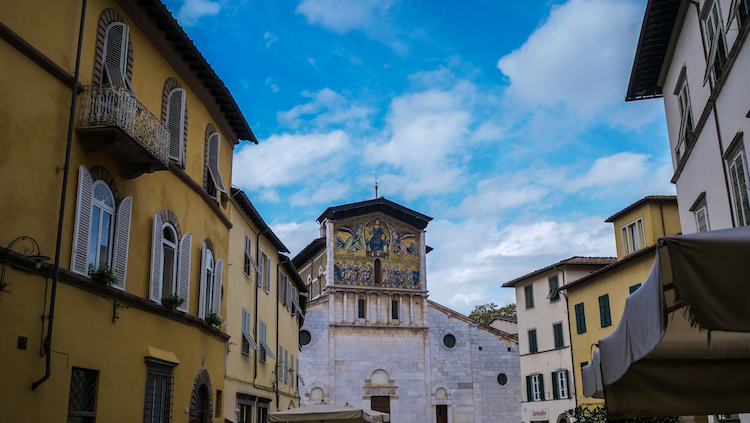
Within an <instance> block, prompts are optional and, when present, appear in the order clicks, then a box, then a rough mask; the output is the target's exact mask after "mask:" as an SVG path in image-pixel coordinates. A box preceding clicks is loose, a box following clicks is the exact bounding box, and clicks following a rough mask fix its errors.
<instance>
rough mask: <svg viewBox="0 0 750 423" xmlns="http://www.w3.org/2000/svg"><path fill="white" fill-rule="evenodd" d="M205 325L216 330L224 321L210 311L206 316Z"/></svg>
mask: <svg viewBox="0 0 750 423" xmlns="http://www.w3.org/2000/svg"><path fill="white" fill-rule="evenodd" d="M206 323H208V324H209V325H211V326H213V327H215V328H217V329H218V328H220V327H221V325H222V324H223V323H224V319H222V318H221V316H219V315H218V314H217V313H214V312H213V311H212V312H209V313H208V314H207V315H206Z"/></svg>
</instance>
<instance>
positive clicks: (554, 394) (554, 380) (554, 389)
mask: <svg viewBox="0 0 750 423" xmlns="http://www.w3.org/2000/svg"><path fill="white" fill-rule="evenodd" d="M552 399H560V392H559V389H558V387H557V372H552Z"/></svg>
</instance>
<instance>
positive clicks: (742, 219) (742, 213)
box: [728, 148, 750, 226]
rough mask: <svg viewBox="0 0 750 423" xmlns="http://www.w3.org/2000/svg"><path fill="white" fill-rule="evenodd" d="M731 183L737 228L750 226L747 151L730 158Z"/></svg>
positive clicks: (741, 151) (740, 150)
mask: <svg viewBox="0 0 750 423" xmlns="http://www.w3.org/2000/svg"><path fill="white" fill-rule="evenodd" d="M728 162H729V163H728V165H729V166H728V167H729V169H728V170H729V181H730V183H731V186H732V208H733V211H734V218H735V219H734V220H735V224H736V226H746V225H749V224H750V199H749V198H748V197H749V196H748V176H747V160H746V159H745V151H744V150H743V149H741V148H740V149H738V150H737V151H736V152H735V153H734V154H732V155H731V156H729V160H728Z"/></svg>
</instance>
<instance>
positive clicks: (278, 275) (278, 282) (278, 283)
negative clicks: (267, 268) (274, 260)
mask: <svg viewBox="0 0 750 423" xmlns="http://www.w3.org/2000/svg"><path fill="white" fill-rule="evenodd" d="M285 277H286V276H282V275H281V267H280V266H279V267H277V268H276V296H277V297H278V299H279V301H281V284H282V283H284V278H285Z"/></svg>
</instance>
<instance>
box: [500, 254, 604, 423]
mask: <svg viewBox="0 0 750 423" xmlns="http://www.w3.org/2000/svg"><path fill="white" fill-rule="evenodd" d="M613 262H614V259H612V258H607V257H571V258H569V259H566V260H562V261H559V262H557V263H555V264H553V265H550V266H547V267H544V268H542V269H539V270H536V271H534V272H531V273H529V274H527V275H524V276H522V277H520V278H517V279H514V280H512V281H509V282H506V283H505V284H503V286H504V287H506V288H514V289H515V291H516V314H517V321H518V342H519V354H520V364H521V375H522V379H523V386H524V388H525V393H524V395H523V398H522V400H521V402H520V408H521V410H520V411H521V417H522V419H523V421H524V422H526V423H528V422H555V423H560V422H568V421H569V419H568V417H567V416H566V414H565V411H567V410H570V409H573V408H575V407H576V404H577V402H576V396H577V395H578V390H577V389H576V387H577V386H581V385H580V384H577V383H574V382H573V371H574V362H573V354H572V352H571V343H570V326H569V325H568V307H567V304H566V299H565V297H564V296H563V295H562V294H561V292H560V290H561V289H563V288H564V287H565V286H566V285H568V284H570V283H572V282H574V281H576V280H578V279H580V278H582V277H585V276H588V275H590V274H591V273H593V272H595V271H597V270H599V269H601V268H602V267H604V266H606V265H608V264H611V263H613Z"/></svg>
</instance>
